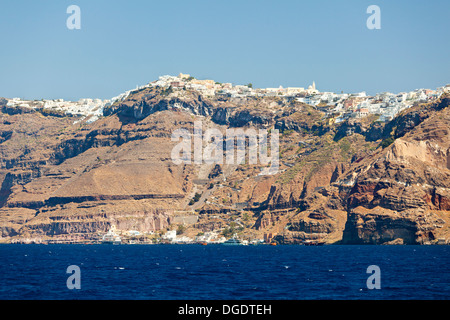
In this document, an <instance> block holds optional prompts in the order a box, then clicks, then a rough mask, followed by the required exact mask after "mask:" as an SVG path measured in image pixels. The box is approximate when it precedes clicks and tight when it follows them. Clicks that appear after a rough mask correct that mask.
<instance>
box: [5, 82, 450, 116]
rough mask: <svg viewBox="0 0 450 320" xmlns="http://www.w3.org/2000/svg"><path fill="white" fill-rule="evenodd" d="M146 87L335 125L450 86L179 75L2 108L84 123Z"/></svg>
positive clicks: (428, 97)
mask: <svg viewBox="0 0 450 320" xmlns="http://www.w3.org/2000/svg"><path fill="white" fill-rule="evenodd" d="M149 87H160V88H165V89H167V92H168V95H169V96H175V97H183V95H184V93H185V92H192V91H194V92H197V93H199V94H200V95H201V96H204V97H207V98H214V97H215V98H220V97H224V98H238V99H244V100H245V99H251V98H255V97H280V98H286V99H291V100H292V99H295V100H297V101H299V102H303V103H305V104H308V105H311V106H314V107H315V108H317V109H318V110H320V111H322V112H324V113H325V115H326V117H327V118H330V119H332V122H335V123H339V122H342V121H345V120H347V119H351V118H363V117H366V116H368V115H377V116H378V121H381V122H387V121H390V120H392V119H393V118H394V117H395V116H396V115H397V114H398V113H399V112H401V111H403V110H405V109H408V108H410V107H411V106H413V105H415V104H419V103H425V102H432V101H435V100H437V99H439V97H441V95H442V94H443V93H446V92H450V84H448V85H445V86H442V87H438V88H436V89H434V90H432V89H423V88H422V89H415V90H413V91H410V92H400V93H390V92H383V93H377V94H376V95H374V96H370V95H367V94H366V92H364V91H363V92H357V93H334V92H320V91H319V90H318V89H317V88H316V84H315V82H313V83H312V85H310V86H308V87H307V88H304V87H287V88H283V87H282V86H280V87H278V88H253V85H252V84H251V83H249V84H247V85H233V84H232V83H220V82H216V81H214V80H208V79H207V80H198V79H196V78H194V77H192V76H191V75H189V74H183V73H180V74H179V75H178V76H171V75H164V76H160V77H159V79H158V80H155V81H152V82H150V83H148V84H146V85H143V86H138V87H137V88H135V89H132V90H128V91H126V92H124V93H122V94H120V95H118V96H116V97H113V98H111V99H105V100H101V99H80V100H79V101H64V100H63V99H56V100H46V99H42V100H23V99H21V98H12V99H6V100H7V103H6V107H11V108H30V109H41V110H45V111H47V112H51V113H53V114H58V113H59V114H62V115H71V116H79V117H82V119H81V120H84V119H86V121H87V122H88V123H91V122H94V121H96V120H98V118H99V117H101V116H102V115H103V110H104V108H105V107H108V106H111V105H113V104H114V103H117V102H120V101H123V100H125V99H126V98H127V97H129V96H130V94H133V93H135V92H138V91H140V90H143V89H145V88H149Z"/></svg>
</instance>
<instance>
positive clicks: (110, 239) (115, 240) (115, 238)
mask: <svg viewBox="0 0 450 320" xmlns="http://www.w3.org/2000/svg"><path fill="white" fill-rule="evenodd" d="M115 229H116V228H115V226H111V229H109V230H108V232H107V233H106V234H105V235H104V236H103V237H102V244H121V243H122V239H121V238H120V236H119V235H117V234H116V233H115V232H114V230H115Z"/></svg>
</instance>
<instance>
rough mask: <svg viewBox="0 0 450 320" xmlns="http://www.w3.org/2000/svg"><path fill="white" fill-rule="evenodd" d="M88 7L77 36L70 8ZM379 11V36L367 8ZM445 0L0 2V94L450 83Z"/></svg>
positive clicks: (355, 88) (372, 89)
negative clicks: (212, 83) (180, 77)
mask: <svg viewBox="0 0 450 320" xmlns="http://www.w3.org/2000/svg"><path fill="white" fill-rule="evenodd" d="M71 4H76V5H78V6H79V7H80V8H81V30H69V29H67V27H66V20H67V18H68V17H69V14H67V13H66V9H67V7H68V6H69V5H71ZM371 4H376V5H378V6H379V7H380V8H381V30H369V29H367V27H366V20H367V18H368V17H369V14H367V13H366V9H367V7H368V6H369V5H371ZM449 13H450V1H448V0H429V1H425V0H423V1H417V0H412V1H411V0H409V1H406V0H395V1H392V0H386V1H385V0H371V1H366V0H342V1H336V0H315V1H300V0H295V1H287V0H277V1H275V0H270V1H268V0H239V1H237V0H227V1H212V0H203V1H200V0H194V1H191V0H182V1H178V0H172V1H151V0H145V1H144V0H142V1H138V0H128V1H124V0H120V1H119V0H118V1H111V0H110V1H107V0H70V1H66V0H15V1H1V2H0V41H1V42H0V45H1V49H0V96H4V97H9V98H12V97H23V98H28V99H41V98H64V99H67V100H78V99H79V98H85V97H92V98H96V97H97V98H102V99H107V98H111V97H113V96H116V95H118V94H120V93H121V92H123V91H125V90H128V89H132V88H134V87H136V85H142V84H146V83H148V82H149V81H153V80H155V79H157V77H158V76H160V75H164V74H172V75H177V74H178V73H179V72H183V73H190V74H191V75H193V76H195V77H196V78H198V79H214V80H216V81H219V82H232V83H233V84H247V83H249V82H251V83H253V85H254V87H278V86H279V85H282V86H284V87H288V86H293V87H294V86H302V87H307V86H308V85H309V84H311V83H312V81H313V80H314V81H315V82H316V84H317V87H318V89H319V90H321V91H334V92H340V91H341V90H343V91H344V92H359V91H367V92H368V93H371V94H374V93H377V92H382V91H391V92H400V91H406V90H414V89H416V88H421V87H424V88H436V87H437V86H441V85H445V84H447V83H450V76H449V75H450V59H449V52H450V41H449V40H450V19H448V16H449Z"/></svg>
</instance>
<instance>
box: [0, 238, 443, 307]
mask: <svg viewBox="0 0 450 320" xmlns="http://www.w3.org/2000/svg"><path fill="white" fill-rule="evenodd" d="M449 254H450V247H449V246H339V245H332V246H319V247H312V246H311V247H309V246H294V245H293V246H267V245H259V246H224V245H207V246H202V245H20V244H17V245H16V244H11V245H10V244H4V245H0V299H7V300H9V299H26V300H28V299H40V300H47V299H52V300H53V299H57V300H60V299H64V300H72V299H83V300H84V299H88V300H91V299H102V300H103V299H108V300H109V299H125V300H138V299H150V300H197V299H202V300H223V299H233V300H234V299H236V300H241V299H247V300H248V299H250V300H278V299H280V300H281V299H283V300H285V299H288V300H309V299H338V300H342V299H346V300H347V299H352V300H353V299H364V300H367V299H377V300H381V299H440V300H442V299H444V300H448V299H449V298H450V270H449V265H450V257H449ZM71 265H75V266H78V267H79V270H80V272H79V284H80V289H69V288H68V286H67V279H68V278H69V277H71V276H72V274H71V273H67V268H68V267H69V266H71ZM371 265H376V266H378V267H379V271H380V273H379V280H380V281H379V283H380V289H368V287H367V280H368V278H369V277H371V275H372V274H371V273H367V268H368V267H369V266H371Z"/></svg>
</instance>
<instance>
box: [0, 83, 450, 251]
mask: <svg viewBox="0 0 450 320" xmlns="http://www.w3.org/2000/svg"><path fill="white" fill-rule="evenodd" d="M448 105H449V97H447V96H444V97H442V98H441V99H440V100H439V101H437V102H435V103H432V104H422V105H418V106H415V107H413V108H410V109H408V110H406V111H404V112H403V113H402V114H400V115H399V116H398V117H396V118H394V119H393V120H392V121H390V122H388V123H386V124H385V123H380V122H377V121H376V119H374V118H371V117H367V118H363V119H357V120H351V121H347V122H344V123H340V124H333V123H332V122H331V121H329V120H330V119H327V118H326V117H325V114H324V113H322V112H320V111H318V110H316V109H315V108H314V107H311V106H309V105H305V104H302V103H299V102H296V101H292V100H289V99H284V98H279V97H266V98H261V97H254V98H252V97H250V98H246V99H243V98H226V97H210V98H206V97H204V96H201V95H199V94H198V93H196V92H194V91H187V90H184V91H181V92H180V91H174V92H171V91H168V90H163V89H160V88H154V87H150V88H148V87H147V88H145V89H142V90H137V91H135V92H133V93H132V94H130V95H129V96H128V97H127V98H126V99H124V100H122V101H119V102H116V103H115V104H113V105H112V106H109V107H107V108H105V109H104V117H102V118H100V119H99V120H97V121H95V122H93V123H89V122H86V119H83V118H77V117H68V116H61V115H53V114H51V113H48V112H43V110H16V109H15V110H9V109H8V108H6V107H5V104H4V103H3V105H2V106H3V107H2V109H0V110H1V112H0V183H1V188H0V235H1V236H2V238H3V239H6V240H8V239H9V240H11V239H52V238H64V237H73V236H74V235H77V236H79V237H81V238H83V239H93V238H98V236H99V234H101V233H104V232H105V231H106V230H107V229H108V228H109V227H110V226H111V225H112V224H114V225H116V226H117V228H121V229H124V230H132V229H133V230H139V231H141V232H155V231H156V232H158V231H164V230H166V229H167V228H173V227H174V224H177V223H179V221H187V220H183V217H184V216H188V215H189V216H192V215H195V216H197V219H196V220H195V221H196V223H190V224H188V225H187V231H186V232H187V234H189V235H196V234H197V233H199V232H204V231H210V230H218V231H224V230H229V231H230V230H232V231H233V232H237V233H239V234H240V235H241V236H242V237H248V238H255V237H256V238H262V235H263V234H264V233H272V234H275V235H276V237H275V240H276V241H278V242H280V243H303V242H304V241H305V240H311V241H317V242H326V243H337V242H340V243H367V244H369V243H370V244H380V243H389V242H391V241H393V240H394V241H396V243H398V242H403V243H406V244H416V243H428V242H433V241H435V240H436V239H438V238H448V237H449V225H450V224H449V223H450V221H449V213H450V194H449V192H450V191H449V190H450V151H449V150H450V141H449V139H450V138H449V128H450V111H449V108H448ZM195 121H202V124H203V126H204V128H205V129H206V128H217V129H218V130H222V131H224V130H226V129H227V128H237V127H241V128H244V129H270V130H273V129H278V130H279V131H280V136H279V141H280V146H279V156H280V168H279V171H278V172H277V173H276V174H274V175H268V176H262V175H260V173H261V170H262V169H263V167H264V166H263V165H261V164H250V163H248V162H247V161H245V162H243V163H240V164H203V165H195V164H194V163H192V164H181V165H177V164H175V163H174V162H173V161H172V158H171V152H172V150H173V148H174V146H175V145H176V143H177V142H176V141H172V139H171V136H172V133H173V132H174V131H175V130H176V129H186V130H188V131H189V132H192V130H193V127H194V122H195ZM349 128H350V129H352V130H348V129H349ZM349 132H350V133H349ZM189 221H190V220H189ZM9 240H8V241H9Z"/></svg>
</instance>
